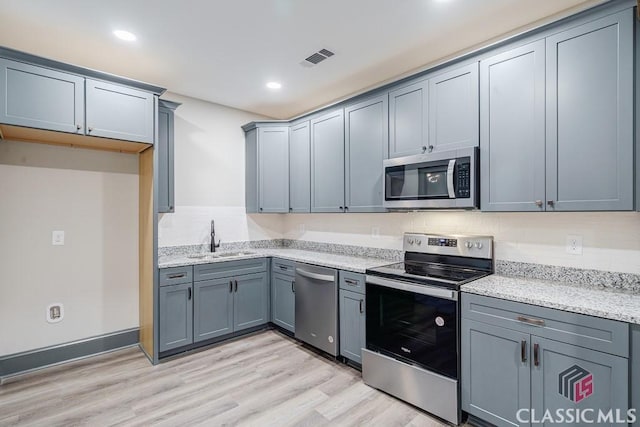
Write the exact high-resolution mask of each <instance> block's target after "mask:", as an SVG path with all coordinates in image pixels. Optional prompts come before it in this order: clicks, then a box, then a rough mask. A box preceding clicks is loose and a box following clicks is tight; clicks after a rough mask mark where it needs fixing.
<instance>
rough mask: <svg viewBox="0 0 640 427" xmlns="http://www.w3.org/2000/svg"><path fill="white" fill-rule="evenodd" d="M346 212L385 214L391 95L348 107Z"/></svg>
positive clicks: (346, 110) (346, 113)
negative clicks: (384, 177) (384, 180)
mask: <svg viewBox="0 0 640 427" xmlns="http://www.w3.org/2000/svg"><path fill="white" fill-rule="evenodd" d="M344 114H345V117H344V119H345V150H344V151H345V182H344V191H345V211H346V212H384V208H383V207H382V199H383V195H382V175H383V173H382V161H383V160H384V159H386V158H388V147H389V131H388V120H389V119H388V117H389V108H388V96H387V95H386V94H384V95H381V96H377V97H375V98H372V99H370V100H367V101H364V102H361V103H359V104H356V105H352V106H350V107H347V108H345V110H344Z"/></svg>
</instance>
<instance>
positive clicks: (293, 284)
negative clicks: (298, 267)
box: [291, 280, 296, 294]
mask: <svg viewBox="0 0 640 427" xmlns="http://www.w3.org/2000/svg"><path fill="white" fill-rule="evenodd" d="M291 292H293V293H294V294H295V293H296V281H295V280H292V281H291Z"/></svg>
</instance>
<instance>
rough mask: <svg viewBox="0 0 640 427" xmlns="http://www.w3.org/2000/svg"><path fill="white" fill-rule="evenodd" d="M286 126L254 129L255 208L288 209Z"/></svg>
mask: <svg viewBox="0 0 640 427" xmlns="http://www.w3.org/2000/svg"><path fill="white" fill-rule="evenodd" d="M288 158H289V127H288V126H281V127H263V128H262V127H261V128H258V211H259V212H260V213H286V212H289V161H288Z"/></svg>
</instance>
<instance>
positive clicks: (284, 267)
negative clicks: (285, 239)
mask: <svg viewBox="0 0 640 427" xmlns="http://www.w3.org/2000/svg"><path fill="white" fill-rule="evenodd" d="M278 267H279V268H280V270H288V269H289V268H288V267H287V266H286V265H279V266H278Z"/></svg>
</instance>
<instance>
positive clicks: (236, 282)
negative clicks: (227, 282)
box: [234, 280, 238, 292]
mask: <svg viewBox="0 0 640 427" xmlns="http://www.w3.org/2000/svg"><path fill="white" fill-rule="evenodd" d="M234 282H235V284H236V292H238V281H237V280H234Z"/></svg>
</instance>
